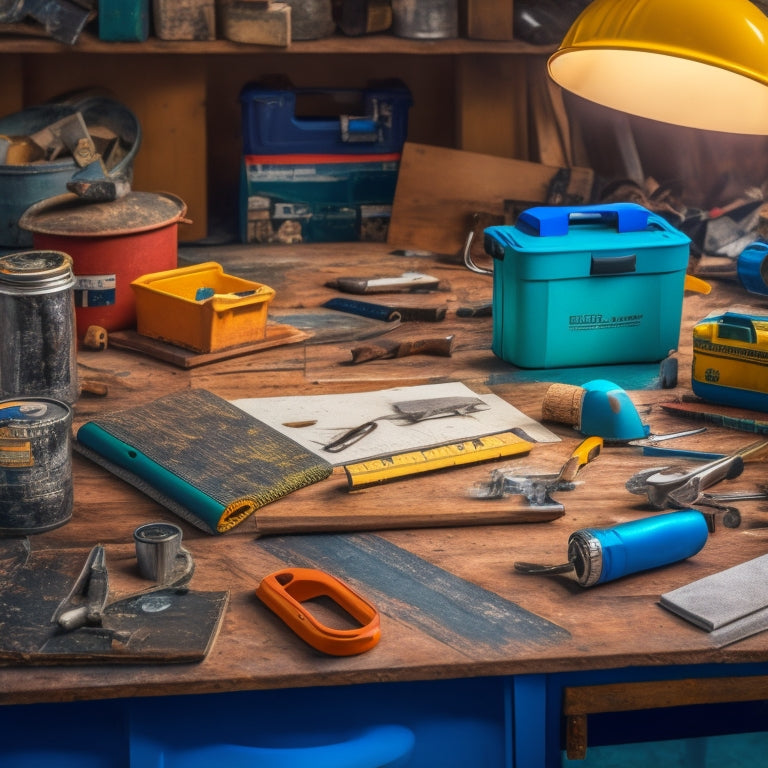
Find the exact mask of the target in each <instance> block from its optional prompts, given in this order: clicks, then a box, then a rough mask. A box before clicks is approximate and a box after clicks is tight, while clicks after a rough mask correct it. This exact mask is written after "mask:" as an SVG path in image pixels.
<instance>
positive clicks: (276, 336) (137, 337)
mask: <svg viewBox="0 0 768 768" xmlns="http://www.w3.org/2000/svg"><path fill="white" fill-rule="evenodd" d="M310 335H311V334H309V333H307V332H305V331H302V330H299V329H298V328H294V327H292V326H290V325H282V324H279V323H273V324H269V323H268V324H267V335H266V338H264V339H262V340H261V341H255V342H253V343H252V344H241V345H239V346H237V347H229V348H228V349H220V350H217V351H215V352H194V351H192V350H191V349H184V348H183V347H178V346H176V345H175V344H169V343H168V342H165V341H160V339H153V338H150V337H149V336H142V334H140V333H137V332H136V331H132V330H126V331H114V332H113V333H110V335H109V342H110V344H111V345H112V346H113V347H117V348H118V349H130V350H132V351H133V352H143V353H144V354H146V355H149V356H150V357H154V358H157V359H158V360H164V361H165V362H166V363H172V364H173V365H177V366H179V368H195V367H197V366H198V365H205V364H206V363H213V362H217V361H219V360H228V359H230V358H232V357H240V356H241V355H249V354H251V353H253V352H259V351H261V350H262V349H271V348H272V347H279V346H282V345H283V344H296V343H297V342H299V341H305V340H306V339H308V338H309V337H310Z"/></svg>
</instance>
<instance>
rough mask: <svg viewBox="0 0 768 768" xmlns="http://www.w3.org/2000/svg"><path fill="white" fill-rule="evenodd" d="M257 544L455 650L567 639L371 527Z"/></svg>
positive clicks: (547, 623) (559, 629)
mask: <svg viewBox="0 0 768 768" xmlns="http://www.w3.org/2000/svg"><path fill="white" fill-rule="evenodd" d="M257 546H258V547H259V548H260V549H263V550H264V551H266V552H268V553H269V554H271V555H274V556H275V557H279V558H280V559H282V560H284V561H285V562H286V563H290V564H291V565H292V566H294V567H295V566H297V565H300V566H303V567H305V568H321V569H323V570H327V571H328V572H330V573H333V574H334V575H335V576H337V578H341V579H342V580H344V581H349V582H350V583H356V584H361V585H362V591H363V592H364V593H365V594H367V595H368V596H369V599H370V600H371V601H372V602H373V603H374V604H375V605H376V606H377V607H378V609H379V611H383V612H384V613H387V614H390V615H392V614H400V616H401V617H403V618H406V620H407V621H408V623H409V624H412V625H415V626H418V627H419V628H420V629H421V631H422V632H424V633H426V634H427V635H429V636H430V637H432V638H434V639H436V640H438V641H440V642H441V643H445V644H446V645H448V646H449V647H451V648H454V649H456V650H458V651H459V652H463V653H474V652H476V651H477V649H478V648H479V647H486V648H488V649H494V650H500V649H502V648H507V649H510V648H515V647H526V646H528V645H534V646H538V647H542V646H543V647H547V646H552V645H556V644H558V643H561V642H564V641H566V640H567V639H568V638H569V633H568V632H567V631H566V630H564V629H563V628H562V627H559V626H558V625H557V624H554V623H552V622H550V621H547V620H546V619H542V618H541V617H540V616H536V615H535V614H533V613H530V612H529V611H526V610H525V609H523V608H521V607H520V606H519V605H517V604H515V603H513V602H511V601H509V600H505V599H503V598H500V597H499V596H498V595H496V594H494V593H493V592H490V591H488V590H485V589H482V588H481V587H478V586H477V585H476V584H472V583H471V582H469V581H467V580H465V579H462V578H459V577H458V576H455V575H454V574H452V573H449V572H448V571H445V570H443V569H442V568H439V567H437V566H435V565H433V564H431V563H429V562H427V561H426V560H424V559H422V558H420V557H418V556H417V555H414V554H412V553H411V552H408V551H407V550H405V549H403V548H401V547H398V546H396V545H395V544H392V543H390V542H388V541H386V540H385V539H383V538H381V537H379V536H376V535H373V534H350V535H344V534H314V535H311V536H274V537H270V538H268V539H264V540H262V541H260V542H258V544H257ZM406 595H407V604H406V602H405V601H404V600H403V597H404V596H406Z"/></svg>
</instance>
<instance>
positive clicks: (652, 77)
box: [548, 0, 768, 135]
mask: <svg viewBox="0 0 768 768" xmlns="http://www.w3.org/2000/svg"><path fill="white" fill-rule="evenodd" d="M548 67H549V73H550V76H551V77H552V79H553V80H554V81H555V82H556V83H557V84H558V85H560V86H562V87H563V88H565V89H566V90H568V91H571V92H572V93H574V94H576V95H577V96H580V97H582V98H584V99H587V100H589V101H594V102H597V103H599V104H602V105H604V106H607V107H611V108H613V109H616V110H620V111H622V112H626V113H629V114H631V115H637V116H639V117H645V118H650V119H652V120H659V121H662V122H667V123H674V124H676V125H681V126H687V127H691V128H701V129H705V130H711V131H722V132H727V133H741V134H753V135H766V134H768V16H766V15H765V14H764V13H763V12H762V11H761V10H760V9H759V8H758V7H757V6H756V5H753V4H752V3H751V2H749V0H593V2H592V3H590V5H588V6H587V7H586V8H585V9H584V11H582V13H581V14H580V15H579V17H578V18H577V19H576V21H575V22H574V23H573V25H572V26H571V28H570V30H569V31H568V33H567V34H566V36H565V38H564V39H563V42H562V43H561V45H560V48H559V49H558V50H557V51H556V52H555V53H554V54H553V55H552V56H551V58H550V59H549V63H548Z"/></svg>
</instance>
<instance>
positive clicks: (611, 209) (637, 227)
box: [517, 203, 650, 237]
mask: <svg viewBox="0 0 768 768" xmlns="http://www.w3.org/2000/svg"><path fill="white" fill-rule="evenodd" d="M649 216H650V211H648V209H646V208H643V206H642V205H638V204H637V203H612V204H610V205H575V206H547V205H542V206H538V207H535V208H528V209H527V210H525V211H523V212H522V213H521V214H520V215H519V216H518V219H517V220H518V223H521V224H524V225H526V226H528V227H530V228H531V229H532V230H533V231H534V232H535V233H536V234H537V235H539V237H555V236H562V235H567V234H568V229H569V227H570V226H571V225H572V224H577V225H578V224H595V223H599V224H604V225H605V226H614V225H615V227H616V230H617V231H618V232H639V231H642V230H644V229H646V228H647V227H648V217H649Z"/></svg>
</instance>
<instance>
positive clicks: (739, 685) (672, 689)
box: [562, 675, 768, 760]
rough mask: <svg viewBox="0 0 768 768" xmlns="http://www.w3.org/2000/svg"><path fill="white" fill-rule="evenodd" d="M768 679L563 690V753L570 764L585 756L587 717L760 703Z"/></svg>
mask: <svg viewBox="0 0 768 768" xmlns="http://www.w3.org/2000/svg"><path fill="white" fill-rule="evenodd" d="M766 691H768V677H766V676H763V675H757V676H752V677H725V678H723V677H713V678H689V679H686V680H658V681H647V682H646V681H643V682H633V683H612V684H608V685H585V686H578V687H572V688H565V689H564V690H563V709H562V711H563V715H564V716H565V719H566V724H565V742H566V743H565V749H566V754H567V755H568V759H569V760H584V759H585V758H586V756H587V743H588V732H587V727H588V726H587V715H594V714H598V713H601V712H631V711H634V710H640V709H656V708H660V707H682V706H691V705H695V704H715V703H716V704H724V703H733V702H741V701H762V700H763V699H765V697H766Z"/></svg>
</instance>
